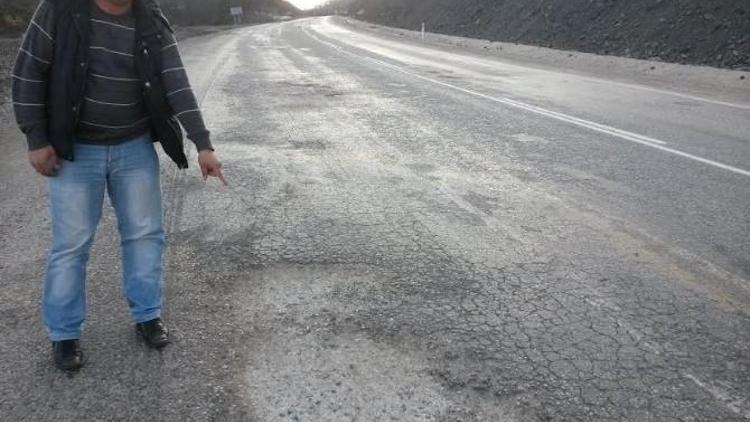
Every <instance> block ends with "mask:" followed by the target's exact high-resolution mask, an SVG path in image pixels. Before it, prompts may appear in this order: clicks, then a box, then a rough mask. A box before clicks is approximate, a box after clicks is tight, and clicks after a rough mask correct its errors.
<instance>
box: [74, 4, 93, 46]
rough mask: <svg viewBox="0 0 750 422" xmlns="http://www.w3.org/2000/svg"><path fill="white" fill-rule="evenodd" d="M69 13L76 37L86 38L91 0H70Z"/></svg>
mask: <svg viewBox="0 0 750 422" xmlns="http://www.w3.org/2000/svg"><path fill="white" fill-rule="evenodd" d="M72 1H73V5H72V8H71V13H72V14H73V26H74V27H75V29H76V31H78V35H79V36H81V37H86V36H87V35H88V32H89V19H90V18H91V7H92V6H93V0H72Z"/></svg>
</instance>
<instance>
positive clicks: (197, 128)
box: [162, 28, 213, 151]
mask: <svg viewBox="0 0 750 422" xmlns="http://www.w3.org/2000/svg"><path fill="white" fill-rule="evenodd" d="M162 39H163V44H164V47H162V63H163V65H162V66H163V70H162V81H163V82H164V86H165V88H166V89H167V100H168V101H169V105H170V106H172V110H174V113H175V116H176V117H177V120H179V121H180V124H181V125H182V127H184V128H185V131H186V132H187V136H188V139H190V140H191V141H193V143H194V144H195V147H196V149H197V150H198V151H203V150H206V149H208V150H213V146H212V145H211V139H210V132H209V131H208V129H206V125H205V123H204V122H203V115H202V113H201V110H200V107H199V106H198V101H197V100H196V99H195V94H194V93H193V89H192V88H191V87H190V81H189V80H188V76H187V72H186V71H185V67H184V65H183V63H182V57H180V51H179V50H178V48H177V41H176V39H175V37H174V34H172V32H171V31H170V30H169V28H165V29H164V30H163V31H162Z"/></svg>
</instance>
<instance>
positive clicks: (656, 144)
mask: <svg viewBox="0 0 750 422" xmlns="http://www.w3.org/2000/svg"><path fill="white" fill-rule="evenodd" d="M304 32H305V33H306V34H307V35H308V36H309V37H310V38H313V39H314V40H316V41H318V42H320V43H322V44H325V45H327V46H329V47H331V48H334V49H336V50H338V51H340V52H342V53H345V54H348V55H350V56H352V57H356V58H358V59H364V60H367V61H370V62H372V63H375V64H378V65H381V66H383V67H388V68H390V69H392V70H395V71H397V72H400V73H403V74H405V75H409V76H412V77H415V78H418V79H422V80H424V81H427V82H431V83H433V84H436V85H440V86H444V87H446V88H450V89H453V90H455V91H459V92H463V93H465V94H470V95H473V96H476V97H479V98H483V99H486V100H490V101H493V102H497V103H500V104H504V105H507V106H511V107H515V108H520V109H522V110H526V111H529V112H532V113H536V114H539V115H543V116H546V117H550V118H553V119H556V120H559V121H563V122H566V123H570V124H573V125H576V126H580V127H584V128H587V129H590V130H593V131H596V132H600V133H604V134H607V135H611V136H615V137H618V138H620V139H624V140H627V141H631V142H636V143H638V144H641V145H646V146H649V147H651V148H656V149H659V150H661V151H664V152H668V153H670V154H674V155H678V156H680V157H683V158H687V159H690V160H693V161H697V162H699V163H703V164H708V165H710V166H713V167H717V168H720V169H722V170H727V171H730V172H732V173H736V174H740V175H742V176H748V177H750V171H748V170H744V169H741V168H738V167H734V166H731V165H729V164H724V163H720V162H718V161H714V160H710V159H708V158H703V157H699V156H697V155H693V154H690V153H687V152H683V151H679V150H676V149H673V148H669V147H666V146H664V145H666V142H664V141H661V140H658V139H654V138H651V137H648V136H644V135H639V134H637V133H633V132H629V131H626V130H622V129H617V128H614V127H611V126H607V125H603V124H600V123H596V122H592V121H589V120H585V119H581V118H578V117H574V116H570V115H567V114H563V113H559V112H556V111H552V110H547V109H545V108H542V107H537V106H534V105H531V104H526V103H523V102H520V101H516V100H512V99H510V98H505V97H493V96H491V95H487V94H483V93H481V92H477V91H474V90H471V89H467V88H462V87H460V86H456V85H453V84H449V83H447V82H443V81H439V80H437V79H433V78H430V77H427V76H422V75H420V74H417V73H414V72H411V71H409V70H406V69H404V68H402V67H400V66H397V65H394V64H391V63H387V62H384V61H381V60H377V59H374V58H372V57H368V56H360V55H358V54H355V53H352V52H350V51H346V50H344V49H343V48H341V47H340V46H337V45H335V44H333V43H330V42H328V41H324V40H322V39H320V38H319V37H317V36H315V35H313V34H311V33H310V32H309V31H308V30H307V29H304Z"/></svg>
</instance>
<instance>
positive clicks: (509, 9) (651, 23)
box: [318, 0, 750, 69]
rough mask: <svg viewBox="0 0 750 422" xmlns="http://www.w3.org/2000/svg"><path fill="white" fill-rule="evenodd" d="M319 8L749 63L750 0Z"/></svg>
mask: <svg viewBox="0 0 750 422" xmlns="http://www.w3.org/2000/svg"><path fill="white" fill-rule="evenodd" d="M318 12H319V13H325V14H329V13H334V12H339V13H342V12H343V13H346V14H348V15H351V16H355V17H357V18H359V19H363V20H367V21H371V22H376V23H380V24H383V25H390V26H397V27H402V28H408V29H417V28H419V26H420V25H421V23H422V22H425V23H426V25H427V28H428V30H429V31H432V32H438V33H444V34H449V35H460V36H466V37H474V38H485V39H490V40H494V41H509V42H517V43H523V44H533V45H541V46H545V47H552V48H558V49H569V50H578V51H585V52H591V53H599V54H612V55H618V56H626V57H634V58H643V59H656V60H664V61H670V62H677V63H691V64H704V65H711V66H718V67H728V68H744V69H750V0H334V1H333V2H332V3H331V4H330V5H328V6H327V7H325V8H322V9H320V10H318Z"/></svg>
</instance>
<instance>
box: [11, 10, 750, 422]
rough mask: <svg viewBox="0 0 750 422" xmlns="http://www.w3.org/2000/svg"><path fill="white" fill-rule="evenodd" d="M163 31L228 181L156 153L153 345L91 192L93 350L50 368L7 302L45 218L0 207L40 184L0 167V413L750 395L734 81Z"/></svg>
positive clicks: (682, 402)
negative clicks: (158, 188) (205, 178)
mask: <svg viewBox="0 0 750 422" xmlns="http://www.w3.org/2000/svg"><path fill="white" fill-rule="evenodd" d="M182 52H183V55H184V59H185V62H186V66H187V67H188V69H189V71H190V74H191V78H192V81H193V83H194V85H195V87H196V93H197V95H198V97H199V101H200V102H201V103H202V106H203V108H204V109H205V114H206V120H207V122H208V126H209V127H210V128H211V129H212V133H213V137H214V142H215V144H216V147H217V149H218V151H219V153H220V154H221V156H222V157H223V159H224V161H225V166H226V174H227V177H228V178H229V179H230V186H229V188H227V189H223V188H219V187H217V186H216V185H214V184H211V185H209V186H205V185H203V184H202V182H200V181H199V179H198V177H197V176H196V174H195V169H192V171H191V172H188V173H177V172H176V171H174V170H173V169H172V167H170V166H169V165H168V164H167V163H166V162H165V163H164V164H165V171H164V179H163V180H164V181H163V183H164V194H165V198H166V200H167V204H168V206H167V221H168V226H169V227H168V228H169V238H170V242H171V243H170V244H171V246H170V250H169V254H168V256H167V259H166V262H165V265H166V267H167V269H168V271H169V274H170V275H169V278H168V280H167V282H168V286H169V287H168V292H167V293H168V297H169V303H168V309H169V315H168V317H169V320H170V321H173V324H174V327H175V328H174V332H175V337H176V338H177V341H176V343H175V344H174V345H172V347H170V348H169V349H167V350H166V351H165V352H164V353H163V354H161V355H155V354H151V353H147V352H146V351H144V350H143V349H142V348H141V347H139V345H137V344H135V343H133V342H132V341H131V340H132V339H131V338H130V337H129V336H130V330H131V328H130V327H129V326H128V325H127V322H126V321H127V320H126V318H127V316H126V313H125V312H124V305H122V304H121V302H122V300H121V299H120V298H119V292H118V290H117V283H116V279H117V277H118V272H117V267H116V262H117V258H116V257H117V255H116V250H117V249H116V248H117V241H116V238H115V236H114V229H113V227H114V226H113V223H112V217H111V214H110V215H109V217H107V218H105V224H104V227H103V228H102V234H101V236H100V238H99V240H98V243H97V245H98V248H99V249H97V250H95V252H94V262H93V263H92V269H91V271H90V274H91V277H92V281H91V284H92V285H94V286H96V287H95V290H94V292H93V294H92V300H91V304H92V306H91V307H92V311H91V312H92V318H91V321H90V323H89V327H88V329H89V332H90V333H91V334H89V335H88V337H87V342H86V343H85V344H86V345H87V350H90V351H91V352H90V356H92V359H93V361H92V363H91V364H90V366H89V367H88V368H86V370H85V371H84V372H83V373H82V374H79V375H78V376H76V377H75V378H74V379H70V380H68V379H66V378H63V377H61V376H59V375H58V374H56V373H54V372H53V371H48V370H46V369H43V368H46V367H47V366H46V363H47V362H46V361H45V359H46V358H47V356H46V354H45V353H47V349H46V347H47V345H46V343H44V342H43V339H41V338H40V339H39V340H38V341H36V340H33V341H27V340H25V339H28V338H34V339H36V337H34V336H38V332H37V331H39V330H40V328H39V326H38V323H37V325H32V326H29V324H27V323H21V322H20V321H25V320H34V319H33V318H34V317H33V315H34V309H33V307H30V306H28V304H30V303H32V302H31V301H33V298H34V297H35V296H34V295H35V292H34V291H32V290H31V287H25V286H26V285H28V286H33V285H34V283H35V282H36V281H35V279H36V278H37V277H39V266H40V265H41V264H40V263H41V262H42V260H43V242H41V241H39V240H38V239H40V238H41V239H44V237H43V236H41V235H40V234H39V233H38V232H36V231H34V230H31V229H18V227H35V226H39V225H40V224H41V223H42V222H43V221H42V218H43V217H42V216H41V215H42V211H39V210H40V209H42V210H43V195H41V194H40V192H41V188H40V186H41V185H40V184H33V183H32V184H31V185H30V186H27V185H24V184H23V183H22V180H23V179H21V176H23V174H21V175H20V176H14V175H16V174H17V173H18V169H17V168H16V167H14V169H15V170H13V171H12V172H11V171H10V170H7V171H6V170H3V171H5V172H7V173H8V177H9V178H10V179H8V178H6V179H5V180H9V182H10V183H9V184H8V189H7V190H6V191H4V193H3V195H5V196H7V197H8V198H10V197H13V198H29V197H31V198H36V199H32V200H31V201H20V200H16V201H15V202H13V207H11V205H5V204H6V198H5V197H3V198H2V199H3V204H4V205H3V206H2V207H0V212H2V214H0V216H2V217H4V220H3V221H6V222H7V221H12V222H13V223H12V224H11V223H6V226H2V225H0V229H2V230H3V231H2V232H0V233H1V234H3V236H5V234H6V233H14V237H13V240H11V239H10V237H3V241H2V242H0V248H2V249H0V252H2V253H3V257H5V256H13V257H14V258H13V259H12V260H11V259H7V260H6V258H3V260H4V261H7V263H6V262H4V263H3V264H4V266H0V276H1V279H2V281H3V283H4V284H8V283H10V282H11V281H12V280H21V281H22V283H25V284H22V283H21V282H18V284H12V285H13V286H16V287H15V288H13V289H5V290H4V292H3V293H1V294H2V296H1V297H0V298H1V299H2V300H1V301H0V303H5V305H0V306H4V307H5V308H2V309H0V310H1V311H2V312H3V313H2V315H8V317H7V318H6V317H3V318H6V320H7V321H11V319H10V318H11V316H13V318H19V319H18V320H17V321H16V323H11V322H5V323H4V327H3V328H4V330H3V332H7V333H8V335H7V336H6V337H7V338H8V339H9V340H8V342H6V345H5V346H0V352H2V353H3V356H8V358H7V359H6V360H5V363H2V364H0V369H4V372H5V373H6V374H9V375H8V376H7V377H6V380H8V384H4V385H3V386H2V389H1V390H0V396H2V397H5V399H3V400H4V401H2V400H0V414H3V415H9V417H12V419H13V420H19V419H23V418H24V417H26V418H29V417H31V418H32V419H35V420H51V419H52V418H53V417H56V418H58V419H59V418H63V419H65V418H66V417H71V418H73V417H76V416H77V417H86V418H89V419H106V418H107V417H108V415H109V416H111V415H112V414H117V412H127V413H123V414H127V415H129V417H132V418H135V419H138V418H141V417H146V416H149V415H150V414H151V412H154V411H160V412H163V415H164V418H163V419H164V420H175V421H178V420H179V421H181V420H211V419H212V418H213V419H215V420H259V421H270V420H289V421H329V420H333V421H350V420H358V421H390V420H404V421H414V420H430V421H459V420H460V421H493V422H494V421H537V420H538V421H543V420H554V421H589V420H590V421H605V420H612V421H624V420H627V421H651V420H653V421H679V420H685V421H686V420H696V421H709V420H711V421H713V420H715V421H743V420H747V419H749V418H750V393H749V392H750V283H749V281H750V241H749V240H748V239H750V211H749V210H750V97H748V98H746V97H745V96H744V95H743V94H742V93H741V92H740V93H738V92H736V91H735V92H732V90H729V89H725V90H724V91H722V90H721V89H716V90H714V91H711V90H706V89H700V87H697V86H696V87H694V88H695V89H693V88H692V87H688V88H689V89H688V88H686V89H684V90H683V89H680V88H679V86H680V85H679V84H678V83H676V84H668V85H664V86H662V85H659V83H657V82H655V81H654V80H653V79H649V80H646V78H644V80H643V81H642V82H641V81H639V80H638V77H636V76H634V77H633V78H632V79H630V80H623V79H622V78H611V77H609V76H608V75H607V74H606V73H602V72H598V71H597V70H596V68H595V67H593V66H592V69H591V70H590V71H575V72H573V71H571V70H569V69H568V70H565V69H563V68H562V67H561V68H560V69H555V68H551V67H550V66H534V65H532V64H529V62H523V63H522V62H520V61H515V60H510V59H503V58H502V55H498V54H489V53H487V54H483V53H482V52H481V51H478V50H476V49H461V48H457V47H455V46H454V47H449V46H444V45H440V44H437V43H434V42H429V41H428V42H424V43H423V42H420V41H419V40H418V39H414V38H413V37H409V36H403V37H400V36H398V33H397V32H396V31H393V32H392V33H391V32H388V31H380V32H378V31H368V30H364V29H358V27H357V26H356V25H348V24H346V23H345V22H344V21H340V20H336V19H333V18H314V19H306V20H299V21H292V22H286V23H280V24H269V25H261V26H255V27H247V28H240V29H236V30H232V31H228V32H225V33H219V34H212V35H209V36H205V37H198V38H193V39H190V40H187V41H186V42H185V43H183V46H182ZM716 72H720V71H716ZM705 73H706V78H707V82H706V86H713V85H711V84H710V80H711V78H712V75H713V74H712V71H711V70H709V69H706V70H705ZM4 133H5V132H4ZM3 136H6V135H3ZM8 136H10V135H8ZM13 136H15V135H13ZM17 140H18V139H17V138H13V141H14V142H15V141H17ZM6 141H7V139H6V140H4V141H3V142H6ZM13 151H14V152H13V154H16V157H17V159H18V160H22V159H23V151H22V150H21V149H20V148H17V149H15V150H13ZM18 168H20V165H19V166H18ZM0 175H3V174H2V173H0ZM26 176H28V175H26ZM8 204H10V202H8ZM32 209H35V210H37V211H35V212H31V211H29V210H32ZM9 216H12V217H13V218H12V219H9V218H10V217H9ZM19 230H20V232H19ZM35 230H38V229H35ZM19 233H20V235H19ZM3 242H4V243H3ZM17 251H25V252H24V253H23V254H21V253H18V252H17ZM29 251H33V253H32V252H29ZM11 253H12V254H13V255H6V254H11ZM9 303H16V304H18V303H26V304H27V305H26V306H20V305H18V306H17V307H11V306H10V305H8V304H9ZM114 304H116V305H114ZM118 306H119V307H118ZM113 307H114V309H115V310H116V312H115V311H112V309H113ZM27 308H29V309H30V310H27ZM19 315H21V316H23V318H21V317H20V316H19ZM24 315H25V316H24ZM14 320H15V319H14ZM29 330H31V332H30V331H29ZM8 344H14V346H9V345H8ZM24 356H34V358H32V362H31V363H29V364H22V365H21V366H20V367H17V366H16V367H15V369H14V368H11V363H13V362H19V361H20V362H25V361H26V360H28V359H24V358H23V357H24ZM113 356H117V358H116V359H112V358H113ZM24 365H28V367H26V366H24ZM19 368H20V369H19ZM24 368H25V369H24ZM29 373H31V374H32V375H31V376H30V375H29ZM154 380H156V381H154ZM59 389H65V393H64V394H62V395H60V394H58V390H59ZM36 403H44V406H41V407H40V406H39V405H37V404H36ZM113 412H114V413H113Z"/></svg>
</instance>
